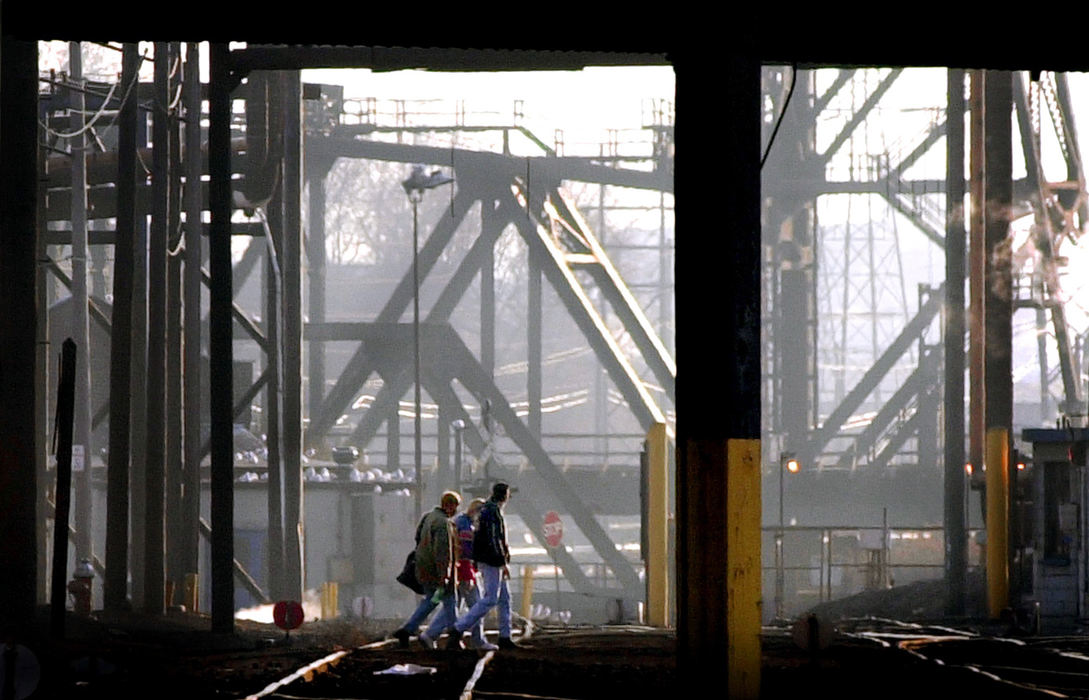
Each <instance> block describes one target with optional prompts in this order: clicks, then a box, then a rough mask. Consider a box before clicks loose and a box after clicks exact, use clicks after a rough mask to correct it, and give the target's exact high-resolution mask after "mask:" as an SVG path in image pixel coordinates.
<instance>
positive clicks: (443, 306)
mask: <svg viewBox="0 0 1089 700" xmlns="http://www.w3.org/2000/svg"><path fill="white" fill-rule="evenodd" d="M512 202H513V200H512V199H510V198H508V199H506V200H501V202H500V207H499V212H498V216H497V225H495V226H492V227H488V228H485V229H484V230H483V231H482V232H481V233H480V235H479V236H477V238H476V240H475V241H473V245H472V246H471V247H470V248H469V250H468V251H467V252H466V254H465V257H464V258H462V260H461V263H460V264H459V265H458V268H457V270H456V271H455V272H454V274H453V275H452V276H451V277H450V280H449V281H448V282H447V283H446V287H444V288H443V290H442V293H441V294H440V295H439V298H438V299H437V300H436V301H435V304H434V306H432V307H431V309H430V310H429V311H428V312H427V316H426V317H425V319H424V323H428V324H434V323H443V322H445V321H446V320H447V319H448V318H450V314H451V313H452V312H453V310H454V307H455V306H456V305H457V303H458V302H459V301H460V300H461V298H462V297H463V296H464V295H465V292H466V290H468V288H469V285H470V284H472V281H473V279H474V278H475V277H476V275H477V273H478V272H479V270H480V268H481V265H483V264H484V261H485V260H489V259H490V258H489V257H488V252H489V251H490V250H491V249H492V247H493V246H494V245H495V242H496V241H497V240H498V239H499V235H500V233H502V231H503V229H504V228H506V226H507V224H508V223H510V220H511V218H512V217H514V216H515V215H517V213H518V212H517V210H516V209H515V208H514V207H513V206H512ZM500 222H501V223H500ZM373 366H374V363H371V364H370V365H368V366H367V367H365V368H364V369H363V370H361V374H362V372H363V371H365V372H367V374H365V375H362V376H363V379H366V377H367V376H369V375H370V372H371V371H373V370H372V367H373ZM383 378H384V379H385V380H386V381H385V382H384V383H383V384H382V388H381V389H380V390H379V392H378V396H376V397H375V400H374V404H372V406H371V409H370V410H369V411H367V412H366V413H364V414H363V416H362V417H361V418H360V420H359V423H357V424H356V426H355V429H354V430H353V431H352V436H351V440H352V441H354V442H355V444H359V445H366V444H367V443H369V442H370V441H371V440H372V439H373V438H374V436H375V434H376V433H377V432H378V428H379V427H380V426H381V425H382V423H383V422H384V421H385V420H386V418H387V416H389V415H390V413H389V409H390V408H392V407H393V406H394V405H395V403H396V402H397V401H399V400H400V398H401V397H402V396H403V395H404V393H405V392H406V391H408V388H409V387H410V386H411V385H412V381H413V377H412V374H411V373H410V372H407V371H404V372H395V373H392V374H391V375H390V376H388V377H383ZM378 408H382V409H383V410H376V409H378Z"/></svg>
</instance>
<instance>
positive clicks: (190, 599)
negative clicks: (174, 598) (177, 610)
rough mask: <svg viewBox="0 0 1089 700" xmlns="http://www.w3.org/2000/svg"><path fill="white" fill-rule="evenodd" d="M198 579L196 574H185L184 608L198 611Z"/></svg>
mask: <svg viewBox="0 0 1089 700" xmlns="http://www.w3.org/2000/svg"><path fill="white" fill-rule="evenodd" d="M199 608H200V580H199V579H198V578H197V575H196V574H186V575H185V609H186V610H188V611H189V612H200V610H199Z"/></svg>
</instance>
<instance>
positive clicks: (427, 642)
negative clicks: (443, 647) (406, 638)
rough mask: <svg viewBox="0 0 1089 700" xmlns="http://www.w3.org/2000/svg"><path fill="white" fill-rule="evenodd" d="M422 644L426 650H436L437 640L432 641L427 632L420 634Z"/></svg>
mask: <svg viewBox="0 0 1089 700" xmlns="http://www.w3.org/2000/svg"><path fill="white" fill-rule="evenodd" d="M420 644H422V645H423V647H424V649H434V648H435V640H434V639H432V638H431V637H429V636H427V632H426V631H425V632H420Z"/></svg>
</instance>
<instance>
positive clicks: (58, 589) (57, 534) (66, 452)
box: [49, 338, 76, 637]
mask: <svg viewBox="0 0 1089 700" xmlns="http://www.w3.org/2000/svg"><path fill="white" fill-rule="evenodd" d="M75 401H76V344H75V342H74V341H73V340H72V339H71V338H68V339H66V340H65V341H64V345H63V347H62V350H61V368H60V381H59V382H58V383H57V423H56V426H55V433H54V435H55V438H56V441H57V489H56V494H55V498H56V511H55V514H54V519H53V523H54V524H53V572H52V573H53V577H52V578H53V583H52V587H51V590H50V616H49V621H50V624H49V629H50V632H51V633H52V634H53V636H55V637H64V608H65V605H64V601H65V599H66V598H67V597H68V596H67V593H68V589H67V585H66V579H67V578H68V513H69V506H70V504H71V501H72V430H73V423H74V422H75Z"/></svg>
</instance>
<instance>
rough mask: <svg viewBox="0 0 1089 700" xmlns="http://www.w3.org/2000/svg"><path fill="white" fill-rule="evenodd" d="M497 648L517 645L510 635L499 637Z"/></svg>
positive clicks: (509, 647) (508, 647) (515, 646)
mask: <svg viewBox="0 0 1089 700" xmlns="http://www.w3.org/2000/svg"><path fill="white" fill-rule="evenodd" d="M499 648H500V649H517V648H518V645H517V644H515V643H514V640H513V639H511V638H510V637H500V638H499Z"/></svg>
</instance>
